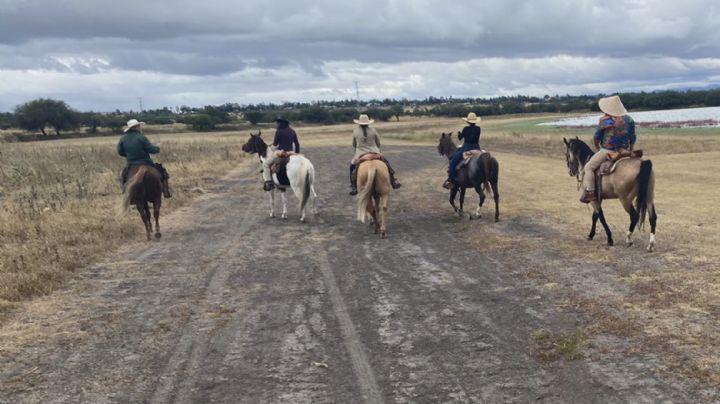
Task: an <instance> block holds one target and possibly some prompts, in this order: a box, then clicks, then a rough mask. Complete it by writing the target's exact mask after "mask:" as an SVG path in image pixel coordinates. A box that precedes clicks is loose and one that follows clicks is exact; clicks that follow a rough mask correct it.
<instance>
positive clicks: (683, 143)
mask: <svg viewBox="0 0 720 404" xmlns="http://www.w3.org/2000/svg"><path fill="white" fill-rule="evenodd" d="M556 117H557V116H551V115H546V116H520V117H502V118H488V119H485V120H484V121H483V124H482V125H481V126H482V128H483V135H482V136H483V137H482V144H483V147H484V148H486V149H488V150H490V151H493V153H494V154H495V155H496V157H497V158H498V160H499V161H500V165H501V179H500V187H501V188H500V189H501V195H502V201H501V209H502V211H501V212H502V213H501V215H502V216H501V218H502V221H503V222H521V223H524V224H525V225H533V224H537V225H542V226H547V227H548V228H550V229H553V231H554V232H555V233H554V234H553V235H552V237H550V238H549V239H547V240H546V239H530V238H527V237H524V236H523V235H522V234H511V235H509V234H507V233H506V232H501V231H499V230H498V231H496V230H494V229H493V228H492V227H490V226H484V225H472V226H471V225H464V226H459V229H460V230H459V231H465V232H468V234H470V235H471V236H475V239H476V240H477V241H476V243H477V246H478V248H480V249H484V250H485V251H492V250H493V249H497V250H503V251H513V250H515V249H517V250H522V251H526V252H527V251H545V250H552V251H554V252H556V253H557V254H558V256H561V257H562V265H560V264H558V268H557V270H556V271H554V272H552V273H534V272H533V270H532V268H531V267H530V268H528V271H527V276H528V277H536V278H537V279H538V280H539V281H540V282H544V284H545V285H546V286H547V288H549V289H553V288H560V289H562V290H564V291H565V297H566V299H565V300H564V301H563V302H560V303H559V306H561V307H566V308H568V310H580V311H584V312H586V313H587V314H588V315H589V316H590V317H591V318H592V319H594V322H592V323H591V324H590V325H588V326H586V327H584V328H583V329H582V330H578V332H577V333H576V334H573V335H583V336H587V337H588V338H593V337H597V336H602V335H615V336H618V335H620V336H632V337H634V338H637V339H638V340H639V341H641V342H642V343H641V345H640V346H638V347H635V348H636V349H641V350H642V349H646V350H648V352H650V353H653V354H656V355H658V356H660V357H662V358H663V363H664V367H665V368H666V369H667V370H668V371H671V372H673V373H681V374H685V375H689V376H692V377H694V378H697V379H700V380H703V381H706V382H709V383H711V384H714V385H720V376H719V375H720V354H719V353H718V351H717V346H718V345H720V337H718V336H719V335H720V324H718V316H719V315H720V273H718V268H719V267H720V264H719V263H720V250H719V249H718V248H717V245H718V242H720V236H718V235H719V234H720V213H718V210H717V207H718V206H720V192H719V191H718V189H720V178H719V177H718V176H717V175H716V174H715V173H717V172H718V171H719V170H720V130H718V129H683V130H680V129H640V130H639V142H638V147H639V148H643V149H644V150H645V154H646V156H647V158H650V159H652V160H653V162H654V169H655V171H656V175H657V181H656V188H657V189H656V204H657V208H658V211H659V221H658V243H657V252H656V253H653V254H647V253H645V252H644V251H643V250H641V249H640V248H634V249H627V248H624V247H622V246H617V247H614V248H608V247H606V246H604V245H603V243H602V240H603V239H604V235H603V234H602V232H601V233H600V234H599V235H598V237H597V239H596V241H595V242H592V243H588V242H586V241H584V240H583V237H584V235H585V234H587V232H588V230H589V221H590V211H589V209H588V208H587V207H585V206H584V205H582V204H580V203H578V202H577V197H578V192H577V191H576V184H575V181H574V178H571V177H569V176H568V175H567V170H566V167H565V161H564V146H563V143H562V141H561V139H562V137H563V136H566V137H570V136H576V135H578V136H580V137H581V138H584V139H585V140H586V141H587V140H589V139H590V136H591V133H589V132H588V131H583V130H574V129H558V128H548V127H538V126H536V125H535V124H536V123H538V122H542V121H547V120H551V119H554V118H556ZM461 127H462V121H460V120H455V119H411V118H407V119H403V120H401V121H399V122H387V123H378V124H377V128H378V130H379V131H380V133H381V135H382V136H383V140H384V142H385V143H386V144H421V145H433V146H434V145H435V144H436V140H437V137H438V136H439V133H440V132H448V131H453V132H455V131H457V130H459V129H460V128H461ZM352 128H353V125H336V126H320V127H299V128H297V130H298V133H299V135H300V137H301V140H302V143H303V147H314V146H324V145H347V147H348V156H349V155H350V154H351V151H350V150H349V149H350V145H349V144H350V140H349V137H350V136H349V133H350V132H351V131H352ZM264 133H265V136H266V137H268V138H269V137H271V134H272V133H273V132H272V130H271V129H269V128H266V129H265V130H264ZM246 137H247V133H245V132H243V133H238V132H234V133H213V134H197V133H187V134H172V135H171V134H167V135H151V140H152V141H153V142H155V143H157V144H159V145H160V147H161V149H162V154H161V155H160V157H159V158H158V161H162V162H163V163H166V164H167V167H168V169H169V170H170V173H171V175H172V183H173V186H174V188H175V190H176V197H175V198H174V199H172V200H170V201H168V202H167V204H166V205H165V206H164V209H163V212H164V213H165V214H167V213H168V212H170V211H172V210H173V209H176V208H178V207H179V206H182V205H184V204H187V203H188V202H189V201H190V200H191V199H192V198H193V196H194V195H195V194H196V192H201V190H202V189H210V188H211V187H212V184H213V183H214V182H215V181H216V180H217V179H218V178H220V177H222V176H223V174H224V173H226V172H228V171H229V170H230V169H232V168H233V167H235V166H237V165H238V164H241V163H243V162H245V163H249V162H251V160H249V157H248V156H244V155H243V153H242V152H241V151H240V145H241V144H242V143H243V142H244V141H245V139H246ZM116 140H117V139H116V138H114V137H108V138H92V139H78V140H64V141H55V142H39V143H19V144H14V143H13V144H0V153H2V154H1V156H0V204H1V206H2V208H1V210H0V223H1V224H2V226H0V313H2V312H3V310H5V311H7V309H9V308H12V307H17V306H18V305H21V304H22V303H21V302H22V301H23V300H26V299H28V298H31V297H33V296H38V295H42V294H46V293H49V292H51V291H52V290H53V289H55V288H57V287H58V286H59V285H60V284H61V282H62V280H63V279H64V278H66V277H67V276H68V275H69V274H71V273H72V272H73V271H74V270H76V269H78V268H80V267H82V266H84V265H86V264H88V263H90V262H92V261H93V260H95V259H97V258H98V257H99V256H101V255H103V254H105V253H106V252H108V251H111V250H113V249H114V248H115V247H116V246H117V245H119V244H121V243H123V242H126V241H128V240H140V239H141V238H142V237H143V234H142V230H141V223H140V221H139V219H138V217H137V216H136V215H135V214H134V213H133V214H131V215H128V216H126V217H124V218H116V217H115V206H116V204H117V203H118V197H119V187H118V184H117V173H118V172H119V170H120V168H121V166H122V164H123V162H122V159H120V158H119V157H118V156H116V155H115V142H116ZM438 162H439V164H438V166H437V167H431V168H428V169H427V170H423V171H420V172H417V173H413V174H412V175H411V174H409V173H401V179H404V180H405V181H406V184H407V185H408V186H407V189H414V187H415V186H416V185H417V184H414V183H415V182H418V184H419V182H421V180H422V179H427V178H433V181H434V182H433V184H432V185H433V186H434V185H437V186H438V187H439V185H440V183H441V182H442V180H443V178H442V176H443V173H442V172H440V171H439V170H438V167H439V166H440V165H441V162H442V160H441V158H440V156H438ZM425 182H427V181H425ZM435 183H436V184H435ZM418 186H419V185H418ZM418 189H419V188H418ZM468 195H469V198H471V199H470V201H471V202H472V203H474V201H475V199H474V196H472V195H470V194H468ZM420 200H422V197H420ZM423 203H426V204H427V208H428V209H448V211H449V207H448V206H446V204H445V203H446V202H445V201H436V200H426V201H423ZM605 208H606V216H607V217H608V220H609V222H610V224H611V227H612V229H613V231H614V232H615V239H616V242H618V244H620V242H621V241H622V240H623V236H624V230H625V228H626V226H627V224H628V218H627V216H626V214H625V213H624V211H623V210H622V209H621V207H620V206H619V204H618V203H617V202H615V201H606V203H605ZM646 239H647V233H636V243H637V244H644V243H645V242H646ZM568 263H572V265H569V264H568ZM573 265H574V266H573ZM610 265H614V267H619V268H621V270H617V271H610V272H607V271H604V270H603V268H606V267H608V266H610ZM622 268H627V269H626V270H624V269H622ZM588 269H590V270H591V272H590V275H589V276H588V273H589V272H588ZM590 283H592V288H594V289H593V290H594V292H593V293H587V288H588V285H589V284H590ZM537 335H538V336H540V337H542V338H540V337H538V338H540V339H542V340H543V341H547V340H552V335H551V334H550V333H548V332H546V331H543V330H539V331H538V334H537Z"/></svg>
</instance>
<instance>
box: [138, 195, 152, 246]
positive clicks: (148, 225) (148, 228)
mask: <svg viewBox="0 0 720 404" xmlns="http://www.w3.org/2000/svg"><path fill="white" fill-rule="evenodd" d="M135 207H136V208H137V210H138V212H140V217H141V218H142V221H143V224H144V225H145V235H146V236H147V239H148V241H150V240H151V239H152V238H151V237H150V234H151V233H152V221H150V207H149V206H148V204H147V202H142V203H141V202H138V203H136V204H135Z"/></svg>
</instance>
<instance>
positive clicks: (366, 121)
mask: <svg viewBox="0 0 720 404" xmlns="http://www.w3.org/2000/svg"><path fill="white" fill-rule="evenodd" d="M353 122H355V123H356V124H358V125H370V124H371V123H373V122H375V121H374V120H372V119H370V117H368V116H367V115H366V114H362V115H360V118H358V119H353Z"/></svg>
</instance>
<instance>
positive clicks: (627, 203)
mask: <svg viewBox="0 0 720 404" xmlns="http://www.w3.org/2000/svg"><path fill="white" fill-rule="evenodd" d="M620 202H622V205H623V208H624V209H625V212H627V213H628V215H630V227H629V228H628V231H627V233H626V235H625V245H626V246H628V247H630V246H632V245H633V240H632V235H633V233H634V232H635V226H637V223H638V219H639V218H640V214H639V213H638V211H636V210H635V208H634V207H633V205H632V200H629V199H621V200H620Z"/></svg>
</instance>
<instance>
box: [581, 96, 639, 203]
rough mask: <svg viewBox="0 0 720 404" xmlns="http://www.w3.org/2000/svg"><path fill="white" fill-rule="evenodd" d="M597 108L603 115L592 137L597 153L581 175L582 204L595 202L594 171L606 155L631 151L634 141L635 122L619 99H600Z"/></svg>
mask: <svg viewBox="0 0 720 404" xmlns="http://www.w3.org/2000/svg"><path fill="white" fill-rule="evenodd" d="M598 106H599V107H600V111H602V112H603V113H604V114H605V115H603V116H602V117H601V118H600V122H599V123H598V128H597V130H596V131H595V136H594V137H593V141H594V143H595V148H596V149H598V151H597V152H596V153H595V154H594V155H593V156H592V157H591V158H590V160H588V162H587V163H585V169H584V174H583V185H584V192H583V194H582V196H581V197H580V202H582V203H589V202H592V201H596V200H597V198H598V196H597V193H596V192H595V189H596V184H595V171H596V170H597V169H598V168H599V167H600V165H601V164H602V163H603V161H605V160H607V159H608V154H610V153H612V152H618V151H623V150H628V151H629V150H632V148H633V146H634V145H635V140H636V137H635V121H634V120H633V119H632V118H631V117H630V116H629V115H628V112H627V110H626V109H625V106H624V105H623V103H622V101H621V100H620V97H618V96H617V95H614V96H612V97H605V98H601V99H600V100H599V101H598Z"/></svg>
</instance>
